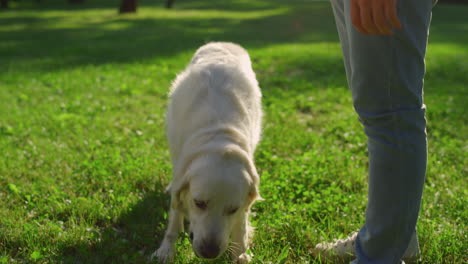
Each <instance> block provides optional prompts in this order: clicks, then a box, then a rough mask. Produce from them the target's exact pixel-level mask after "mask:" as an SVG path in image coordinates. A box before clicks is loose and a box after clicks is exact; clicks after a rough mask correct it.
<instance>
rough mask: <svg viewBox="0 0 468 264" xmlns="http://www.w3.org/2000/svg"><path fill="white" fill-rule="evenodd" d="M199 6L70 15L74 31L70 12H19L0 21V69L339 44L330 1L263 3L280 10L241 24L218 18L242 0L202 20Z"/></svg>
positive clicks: (242, 6)
mask: <svg viewBox="0 0 468 264" xmlns="http://www.w3.org/2000/svg"><path fill="white" fill-rule="evenodd" d="M199 2H200V1H184V2H182V1H181V3H180V5H179V6H180V9H175V10H172V11H167V12H169V15H168V16H167V17H161V18H156V19H153V18H148V16H146V18H144V17H145V15H142V16H141V17H140V16H139V15H137V16H133V15H125V16H119V15H117V14H110V15H109V17H107V18H104V19H102V18H101V19H99V18H96V20H98V21H96V22H93V19H91V18H92V17H91V18H88V17H84V18H83V17H81V18H80V17H76V18H75V17H73V19H74V21H73V23H76V22H77V24H78V25H79V27H76V26H70V25H69V24H70V22H69V20H70V19H71V18H70V17H69V16H67V14H66V13H67V12H65V13H63V12H62V13H57V14H51V15H47V16H46V17H42V15H41V12H37V15H36V13H33V14H31V13H28V14H26V15H25V16H21V12H19V13H18V14H19V16H14V17H4V18H0V24H2V25H3V27H5V28H6V29H8V30H6V31H5V32H4V33H2V34H3V35H4V39H5V41H2V43H1V44H0V56H1V57H2V64H0V67H2V68H3V67H6V68H7V71H8V70H10V71H21V72H50V71H55V70H61V69H66V68H75V67H80V66H83V65H99V64H106V63H129V62H145V61H147V60H149V59H158V58H162V59H164V58H168V57H171V56H174V55H176V54H179V53H180V52H185V51H194V50H195V49H196V48H197V47H199V46H201V45H202V44H204V43H206V42H208V41H233V42H237V43H240V44H241V45H243V46H245V47H247V48H256V47H263V46H268V45H271V44H280V43H309V42H325V41H332V42H337V41H338V38H337V34H336V32H335V26H334V24H333V20H332V19H333V17H332V12H331V8H330V5H329V3H328V2H317V3H311V4H307V5H306V4H298V3H295V4H291V5H285V4H282V5H281V4H277V5H273V4H271V3H269V4H268V5H267V3H268V2H266V1H260V2H259V3H263V5H260V4H258V3H257V4H254V6H255V5H257V6H260V7H261V8H263V9H266V8H273V9H271V10H273V11H274V10H279V11H278V12H273V11H272V12H271V13H265V14H264V15H259V16H257V15H256V12H257V11H258V9H257V10H249V11H245V13H248V14H251V15H252V16H253V17H254V18H244V19H237V18H236V17H235V15H231V16H228V17H226V15H225V13H223V12H232V10H242V9H245V10H247V7H249V6H250V4H245V3H244V2H243V1H238V2H240V3H244V4H238V5H237V6H236V5H235V4H232V8H228V7H231V5H228V6H226V10H229V11H224V9H223V7H224V5H222V4H221V5H219V4H218V5H207V4H206V3H205V7H211V8H219V9H213V10H217V11H214V13H212V14H211V15H209V14H208V16H207V17H204V14H205V13H203V12H205V11H206V9H205V10H204V11H203V10H201V11H200V10H198V11H197V12H201V13H200V14H199V15H197V14H192V11H193V9H192V8H205V7H203V5H202V3H201V2H200V3H199ZM235 3H236V2H235ZM260 7H259V8H260ZM236 8H237V9H236ZM278 8H279V9H278ZM281 8H282V9H281ZM17 12H18V11H17ZM206 12H210V11H206ZM217 12H221V13H219V14H218V13H217ZM260 12H261V11H260ZM73 15H74V14H73V13H72V10H70V16H73Z"/></svg>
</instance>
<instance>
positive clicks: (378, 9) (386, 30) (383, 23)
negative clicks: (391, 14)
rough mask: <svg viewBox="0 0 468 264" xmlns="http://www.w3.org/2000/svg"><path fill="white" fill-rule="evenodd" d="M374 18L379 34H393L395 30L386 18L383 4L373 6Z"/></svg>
mask: <svg viewBox="0 0 468 264" xmlns="http://www.w3.org/2000/svg"><path fill="white" fill-rule="evenodd" d="M372 18H373V20H374V23H375V26H376V28H377V29H378V33H379V34H383V35H391V34H392V33H393V32H392V30H391V28H390V27H389V25H388V23H387V20H386V19H385V12H384V7H383V6H380V5H379V6H375V5H374V6H373V8H372Z"/></svg>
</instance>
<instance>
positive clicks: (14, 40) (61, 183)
mask: <svg viewBox="0 0 468 264" xmlns="http://www.w3.org/2000/svg"><path fill="white" fill-rule="evenodd" d="M162 4H163V3H162V2H157V3H153V2H150V1H142V5H141V7H140V9H139V11H138V13H137V14H130V15H118V14H117V6H116V4H115V3H113V2H111V1H109V2H106V1H103V2H100V1H93V2H91V1H89V2H88V3H87V6H81V7H80V6H70V5H68V3H67V2H66V1H52V0H51V1H44V2H41V3H35V2H34V3H33V2H29V1H18V2H13V4H12V8H11V10H7V11H5V12H4V11H2V13H1V16H0V33H1V34H2V37H3V38H2V41H0V58H1V59H0V102H1V104H0V117H1V118H0V150H1V152H0V201H1V202H0V263H10V262H11V263H72V262H82V263H145V262H146V260H147V257H148V256H149V255H150V254H151V253H152V251H153V250H155V249H156V247H157V245H158V244H159V242H160V241H161V236H162V234H163V231H164V228H165V225H166V222H167V209H168V206H169V201H168V196H167V195H166V194H165V193H164V190H165V187H166V185H167V183H168V182H169V181H170V175H171V165H170V157H169V152H168V148H167V142H166V139H165V132H164V126H165V121H164V117H165V108H166V105H167V93H168V89H169V86H170V83H171V81H172V80H173V79H174V77H175V76H176V73H177V72H179V71H180V70H182V69H183V68H184V67H185V65H186V64H187V63H188V62H189V60H190V58H191V56H192V55H193V52H194V51H195V50H196V49H197V48H198V47H199V46H200V45H202V44H204V43H205V42H207V41H219V40H223V41H234V42H238V43H240V44H241V45H243V46H244V47H246V48H247V49H248V50H249V53H250V55H251V58H252V62H253V68H254V70H255V71H256V74H257V78H258V80H259V82H260V86H261V87H262V93H263V107H264V111H265V120H264V131H263V138H262V141H261V144H260V146H259V147H258V151H257V153H256V163H257V167H258V170H259V173H260V174H261V181H262V183H261V186H260V189H261V193H262V196H263V197H264V198H265V201H263V202H259V203H257V204H256V205H255V206H254V211H253V217H252V222H253V225H254V226H256V227H257V229H256V235H255V237H254V243H253V246H252V248H251V251H252V253H253V254H254V261H253V263H276V262H275V260H278V259H283V261H284V263H324V262H322V261H320V260H318V259H313V258H312V257H311V256H310V250H311V249H312V248H313V246H314V245H315V244H316V243H318V242H320V241H323V240H331V239H334V238H338V237H345V236H346V235H348V234H349V233H351V232H352V231H355V230H357V229H358V228H359V227H360V226H361V224H362V222H363V219H364V210H365V205H366V188H367V183H366V170H367V166H368V164H367V158H366V155H367V153H366V152H367V149H366V139H365V135H364V133H363V132H362V127H361V125H360V123H359V121H358V119H357V116H356V114H355V113H354V110H353V107H352V99H351V95H350V92H349V90H348V89H347V85H346V76H345V71H344V67H343V62H342V57H341V47H340V45H339V42H338V36H337V33H336V30H335V25H334V23H333V17H332V12H331V8H330V5H329V3H328V2H316V1H302V0H297V1H288V2H287V3H286V2H284V1H279V0H278V1H276V0H271V1H248V0H236V1H229V2H223V1H218V2H216V3H215V2H212V1H198V0H197V1H195V0H193V1H192V0H185V1H176V7H175V9H172V10H166V9H164V8H162ZM466 12H467V7H465V6H456V7H455V6H450V5H440V7H436V9H435V10H434V16H433V28H432V29H431V37H430V40H429V47H428V55H427V59H426V62H427V76H426V79H425V103H426V105H427V117H428V137H429V166H428V172H427V181H426V187H425V192H424V199H423V203H422V209H421V217H420V222H419V224H418V231H419V235H420V241H421V247H422V251H423V261H422V263H427V264H429V263H463V261H464V260H466V253H465V252H464V251H466V250H465V249H466V239H465V237H466V229H467V225H466V223H467V222H468V215H467V210H466V209H465V207H466V204H467V202H468V201H467V190H468V186H467V184H468V183H467V181H466V175H467V174H468V171H467V168H468V163H467V162H468V159H467V148H468V145H467V143H466V142H467V140H468V136H467V135H468V126H467V124H468V120H467V115H466V98H467V90H466V84H467V83H468V68H467V67H468V65H467V61H468V48H467V46H466V43H467V41H468V35H466V34H464V33H465V32H464V31H466V30H465V29H466V26H467V25H468V24H467V22H466V19H465V13H466ZM178 251H179V256H178V258H177V260H176V263H180V264H182V263H183V264H187V263H211V262H200V260H199V259H198V258H196V256H195V255H194V254H193V251H192V249H191V246H190V242H189V239H188V237H187V235H182V237H181V239H180V240H179V241H178ZM444 261H447V262H444ZM220 263H228V260H227V258H225V259H223V260H222V261H220Z"/></svg>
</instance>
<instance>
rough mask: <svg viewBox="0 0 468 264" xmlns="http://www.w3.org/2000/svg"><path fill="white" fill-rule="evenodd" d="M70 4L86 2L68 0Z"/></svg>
mask: <svg viewBox="0 0 468 264" xmlns="http://www.w3.org/2000/svg"><path fill="white" fill-rule="evenodd" d="M68 2H69V3H71V4H82V3H84V0H68Z"/></svg>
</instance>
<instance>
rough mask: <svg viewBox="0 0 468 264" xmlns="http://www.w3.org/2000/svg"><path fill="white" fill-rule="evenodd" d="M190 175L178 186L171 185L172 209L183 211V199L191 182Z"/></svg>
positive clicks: (181, 180) (185, 176)
mask: <svg viewBox="0 0 468 264" xmlns="http://www.w3.org/2000/svg"><path fill="white" fill-rule="evenodd" d="M188 178H189V177H188V175H184V176H183V177H182V179H180V181H179V182H178V183H177V184H174V183H173V184H171V186H170V187H169V188H170V189H169V193H170V194H171V208H173V209H179V210H183V209H184V206H183V199H184V195H185V192H186V191H187V189H188V187H189V184H190V181H189V179H188Z"/></svg>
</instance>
